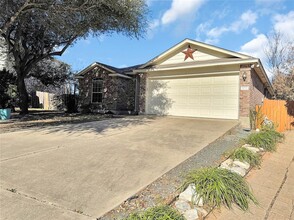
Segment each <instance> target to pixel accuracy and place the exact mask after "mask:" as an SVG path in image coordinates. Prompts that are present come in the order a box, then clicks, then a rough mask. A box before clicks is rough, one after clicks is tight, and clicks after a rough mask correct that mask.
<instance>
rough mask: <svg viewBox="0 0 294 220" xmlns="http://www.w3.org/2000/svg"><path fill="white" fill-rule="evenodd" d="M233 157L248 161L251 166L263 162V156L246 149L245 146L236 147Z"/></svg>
mask: <svg viewBox="0 0 294 220" xmlns="http://www.w3.org/2000/svg"><path fill="white" fill-rule="evenodd" d="M231 158H232V159H233V160H235V159H236V160H240V161H241V162H247V163H249V164H250V166H253V167H255V166H259V165H260V163H261V156H260V155H259V154H257V153H253V152H252V151H250V150H248V149H246V148H245V147H240V148H238V149H236V150H235V151H234V152H233V154H232V156H231Z"/></svg>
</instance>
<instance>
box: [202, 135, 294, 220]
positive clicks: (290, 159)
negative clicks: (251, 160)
mask: <svg viewBox="0 0 294 220" xmlns="http://www.w3.org/2000/svg"><path fill="white" fill-rule="evenodd" d="M285 135H286V139H285V142H284V143H282V144H279V145H278V150H277V152H274V153H266V154H265V155H264V157H263V162H262V166H261V169H259V170H252V171H251V172H250V173H249V175H248V176H247V181H248V182H249V184H250V185H251V187H252V190H253V192H254V195H255V196H256V198H257V200H258V202H259V205H258V206H256V205H254V204H252V205H250V210H249V212H246V213H244V212H243V211H241V210H239V209H238V208H236V207H235V208H234V209H233V210H228V209H225V208H222V209H221V210H217V211H214V212H213V213H211V214H210V216H209V217H208V218H207V219H208V220H215V219H217V220H233V219H234V220H235V219H238V220H248V219H252V220H290V219H291V220H293V219H294V131H291V132H287V133H286V134H285Z"/></svg>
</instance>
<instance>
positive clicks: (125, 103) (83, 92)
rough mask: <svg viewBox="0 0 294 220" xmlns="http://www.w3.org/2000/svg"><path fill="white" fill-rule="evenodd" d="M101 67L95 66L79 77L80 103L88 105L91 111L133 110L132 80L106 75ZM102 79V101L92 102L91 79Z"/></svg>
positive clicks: (106, 72)
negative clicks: (81, 77)
mask: <svg viewBox="0 0 294 220" xmlns="http://www.w3.org/2000/svg"><path fill="white" fill-rule="evenodd" d="M108 74H109V72H108V71H106V70H105V69H103V68H99V67H98V68H96V69H93V70H91V71H89V72H87V73H85V74H84V78H83V79H79V91H80V105H81V107H83V106H89V107H90V109H91V110H92V111H96V110H114V111H120V110H123V111H124V110H134V102H135V101H134V81H133V80H132V79H123V78H120V77H113V76H109V75H108ZM95 78H99V79H102V80H103V98H102V103H92V102H91V96H92V80H93V79H95Z"/></svg>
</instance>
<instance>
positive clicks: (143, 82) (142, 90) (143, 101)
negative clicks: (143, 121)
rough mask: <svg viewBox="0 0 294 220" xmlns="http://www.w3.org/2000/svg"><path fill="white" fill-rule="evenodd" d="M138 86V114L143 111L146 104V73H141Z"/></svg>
mask: <svg viewBox="0 0 294 220" xmlns="http://www.w3.org/2000/svg"><path fill="white" fill-rule="evenodd" d="M139 76H140V78H139V79H140V82H139V83H140V86H139V90H140V91H139V114H144V113H145V105H146V83H147V74H146V73H141V74H140V75H139Z"/></svg>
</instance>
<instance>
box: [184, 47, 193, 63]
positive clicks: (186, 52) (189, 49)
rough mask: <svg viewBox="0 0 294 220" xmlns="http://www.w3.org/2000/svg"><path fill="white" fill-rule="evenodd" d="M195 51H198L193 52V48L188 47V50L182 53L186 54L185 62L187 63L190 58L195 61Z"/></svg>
mask: <svg viewBox="0 0 294 220" xmlns="http://www.w3.org/2000/svg"><path fill="white" fill-rule="evenodd" d="M195 51H196V50H193V49H192V48H191V46H190V45H189V46H188V48H187V50H184V51H182V53H184V54H185V59H184V61H185V60H186V59H188V58H189V57H190V58H191V59H192V60H194V57H193V53H194V52H195Z"/></svg>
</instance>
